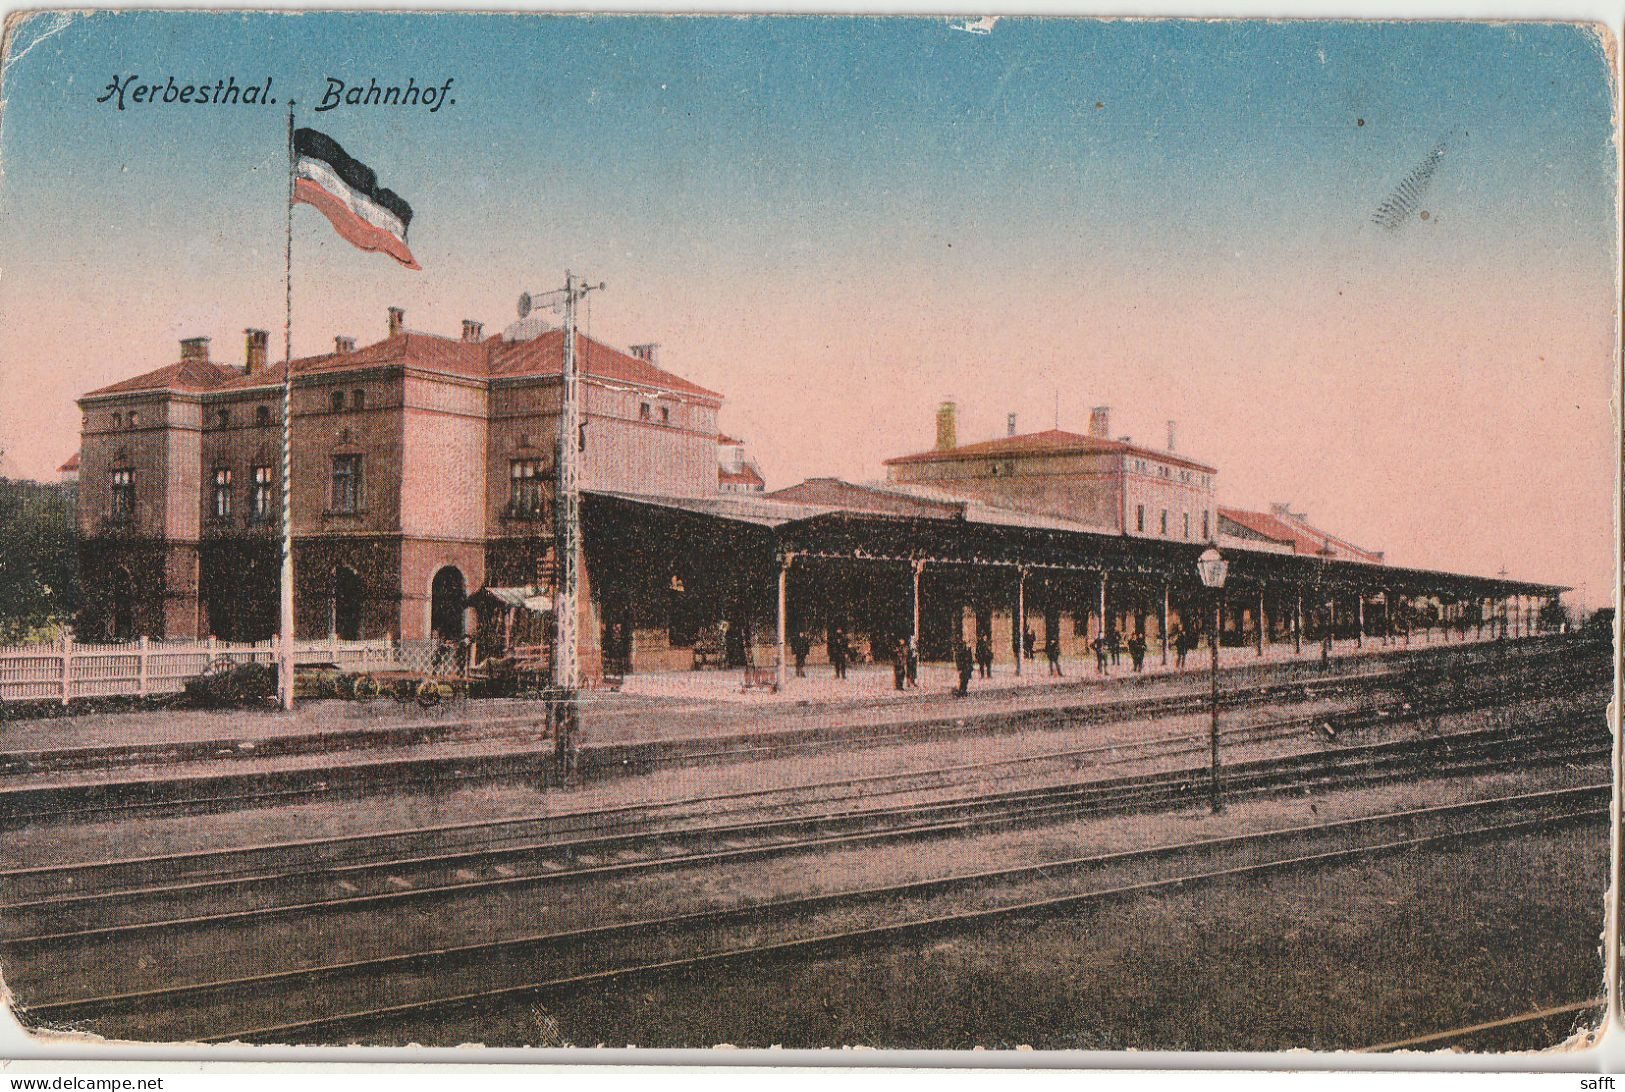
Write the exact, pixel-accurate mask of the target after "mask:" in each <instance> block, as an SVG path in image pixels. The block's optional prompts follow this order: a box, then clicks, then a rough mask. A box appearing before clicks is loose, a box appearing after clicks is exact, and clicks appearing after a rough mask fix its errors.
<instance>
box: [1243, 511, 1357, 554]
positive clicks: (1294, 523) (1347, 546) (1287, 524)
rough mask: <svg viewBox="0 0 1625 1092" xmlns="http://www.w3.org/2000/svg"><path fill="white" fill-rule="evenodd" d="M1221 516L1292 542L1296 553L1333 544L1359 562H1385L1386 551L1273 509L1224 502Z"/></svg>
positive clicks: (1252, 529)
mask: <svg viewBox="0 0 1625 1092" xmlns="http://www.w3.org/2000/svg"><path fill="white" fill-rule="evenodd" d="M1219 515H1220V516H1222V517H1224V518H1225V519H1227V520H1230V521H1231V522H1232V523H1238V524H1240V525H1241V526H1243V527H1245V528H1247V529H1248V530H1249V531H1252V532H1253V533H1255V534H1259V535H1262V536H1264V537H1265V538H1268V539H1272V540H1274V541H1276V542H1284V543H1289V544H1290V545H1291V546H1292V550H1293V552H1294V553H1298V554H1319V553H1320V552H1321V551H1322V550H1323V549H1325V548H1326V547H1328V546H1329V547H1331V549H1332V551H1333V553H1334V554H1335V555H1337V556H1342V557H1352V558H1353V559H1355V560H1357V561H1369V562H1372V563H1373V564H1380V563H1381V562H1382V554H1380V553H1378V552H1377V551H1375V550H1366V549H1363V548H1361V547H1359V546H1356V545H1354V544H1353V543H1351V542H1348V541H1346V540H1344V539H1341V538H1338V537H1337V536H1336V535H1331V534H1327V533H1326V532H1324V531H1321V530H1319V529H1317V528H1315V527H1311V526H1310V525H1309V524H1307V523H1304V522H1303V521H1301V520H1295V519H1293V520H1287V519H1282V518H1281V517H1280V516H1278V515H1274V514H1271V513H1269V512H1248V511H1246V510H1244V509H1240V508H1226V507H1224V506H1223V505H1220V506H1219Z"/></svg>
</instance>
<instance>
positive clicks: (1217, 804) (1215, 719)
mask: <svg viewBox="0 0 1625 1092" xmlns="http://www.w3.org/2000/svg"><path fill="white" fill-rule="evenodd" d="M1229 572H1230V562H1228V561H1226V560H1225V559H1224V555H1223V554H1221V553H1220V552H1219V548H1218V547H1217V546H1209V547H1208V548H1207V549H1206V550H1203V551H1202V556H1201V557H1199V558H1197V559H1196V575H1197V576H1199V577H1201V578H1202V583H1203V585H1204V586H1206V587H1208V588H1211V589H1212V591H1213V632H1212V633H1211V634H1209V635H1208V643H1209V645H1211V646H1212V649H1213V670H1212V685H1211V690H1212V696H1213V702H1212V712H1213V715H1212V720H1211V730H1210V731H1209V734H1208V735H1209V741H1210V743H1211V745H1212V749H1213V763H1212V769H1211V776H1210V778H1209V781H1208V793H1209V796H1210V800H1211V803H1212V805H1213V814H1214V815H1217V814H1219V813H1220V812H1221V811H1223V810H1224V801H1223V799H1222V798H1221V797H1220V795H1219V624H1220V619H1219V597H1220V595H1221V594H1222V592H1223V590H1224V578H1225V577H1226V576H1227V575H1228V574H1229Z"/></svg>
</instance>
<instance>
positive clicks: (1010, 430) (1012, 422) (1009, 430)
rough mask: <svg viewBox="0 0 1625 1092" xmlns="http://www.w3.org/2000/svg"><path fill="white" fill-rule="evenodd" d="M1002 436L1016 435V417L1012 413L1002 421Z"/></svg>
mask: <svg viewBox="0 0 1625 1092" xmlns="http://www.w3.org/2000/svg"><path fill="white" fill-rule="evenodd" d="M1004 434H1005V435H1006V436H1014V435H1015V434H1016V415H1015V414H1013V413H1012V414H1011V415H1010V416H1009V417H1006V418H1005V420H1004Z"/></svg>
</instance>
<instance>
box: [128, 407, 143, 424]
mask: <svg viewBox="0 0 1625 1092" xmlns="http://www.w3.org/2000/svg"><path fill="white" fill-rule="evenodd" d="M140 423H141V415H140V414H139V413H137V412H135V410H131V411H130V427H131V428H135V427H136V426H137V425H139V424H140Z"/></svg>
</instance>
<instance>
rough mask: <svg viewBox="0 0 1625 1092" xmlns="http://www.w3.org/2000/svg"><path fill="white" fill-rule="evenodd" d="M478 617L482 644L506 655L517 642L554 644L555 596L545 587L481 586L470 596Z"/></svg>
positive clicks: (494, 651) (491, 650)
mask: <svg viewBox="0 0 1625 1092" xmlns="http://www.w3.org/2000/svg"><path fill="white" fill-rule="evenodd" d="M468 605H469V606H471V607H473V608H474V613H475V617H476V618H477V619H478V621H479V643H480V647H481V648H482V649H484V650H486V651H487V653H488V654H491V655H506V654H507V653H508V652H510V651H511V650H512V649H513V648H514V647H515V646H518V645H544V644H551V643H552V640H553V597H552V595H550V594H549V593H548V591H547V590H546V589H545V588H538V587H536V586H535V585H529V584H527V585H524V586H521V587H513V588H494V587H491V586H489V585H487V586H486V587H483V588H481V589H480V590H479V591H477V592H475V593H474V594H473V595H471V596H469V598H468Z"/></svg>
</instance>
